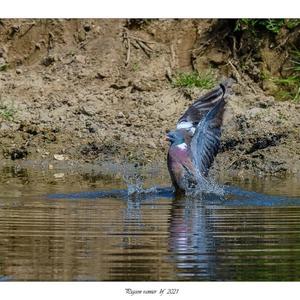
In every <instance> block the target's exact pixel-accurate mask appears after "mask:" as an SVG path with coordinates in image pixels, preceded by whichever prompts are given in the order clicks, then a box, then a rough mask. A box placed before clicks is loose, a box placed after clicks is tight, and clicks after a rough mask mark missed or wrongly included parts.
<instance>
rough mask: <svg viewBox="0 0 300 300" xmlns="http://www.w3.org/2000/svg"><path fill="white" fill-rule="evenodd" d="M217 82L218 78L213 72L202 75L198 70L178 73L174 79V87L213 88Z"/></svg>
mask: <svg viewBox="0 0 300 300" xmlns="http://www.w3.org/2000/svg"><path fill="white" fill-rule="evenodd" d="M215 83H216V80H215V78H214V76H213V74H212V73H211V72H206V73H204V74H201V75H200V74H198V73H197V72H191V73H178V74H177V75H176V76H175V78H174V79H173V81H172V85H173V86H174V87H198V88H202V89H211V88H212V87H214V85H215Z"/></svg>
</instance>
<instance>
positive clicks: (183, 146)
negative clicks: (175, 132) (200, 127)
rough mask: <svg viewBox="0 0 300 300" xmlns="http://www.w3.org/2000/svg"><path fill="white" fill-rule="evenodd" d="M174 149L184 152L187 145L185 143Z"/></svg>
mask: <svg viewBox="0 0 300 300" xmlns="http://www.w3.org/2000/svg"><path fill="white" fill-rule="evenodd" d="M176 148H179V149H180V150H185V149H186V148H187V144H186V143H181V144H179V145H176Z"/></svg>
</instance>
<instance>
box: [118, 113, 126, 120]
mask: <svg viewBox="0 0 300 300" xmlns="http://www.w3.org/2000/svg"><path fill="white" fill-rule="evenodd" d="M117 118H120V119H122V118H125V115H124V114H123V112H121V111H120V112H118V114H117Z"/></svg>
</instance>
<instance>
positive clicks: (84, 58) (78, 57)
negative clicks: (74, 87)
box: [75, 54, 86, 64]
mask: <svg viewBox="0 0 300 300" xmlns="http://www.w3.org/2000/svg"><path fill="white" fill-rule="evenodd" d="M75 59H76V61H78V62H79V63H81V64H85V61H86V57H85V56H84V55H80V54H79V55H76V56H75Z"/></svg>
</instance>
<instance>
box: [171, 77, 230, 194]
mask: <svg viewBox="0 0 300 300" xmlns="http://www.w3.org/2000/svg"><path fill="white" fill-rule="evenodd" d="M231 84H232V80H231V79H228V80H226V81H224V82H223V83H221V84H219V85H218V86H217V87H215V88H214V89H213V90H211V91H210V92H208V93H207V94H205V95H204V96H202V97H200V98H199V99H197V100H196V101H195V102H194V103H193V104H192V105H191V106H190V107H189V108H188V109H187V110H186V112H185V113H184V114H183V115H182V116H181V117H180V119H179V120H178V122H177V126H176V130H174V131H170V132H169V133H167V136H166V139H167V140H168V141H169V142H170V148H169V151H168V158H167V160H168V169H169V173H170V176H171V180H172V183H173V185H174V187H175V189H176V191H177V192H181V193H184V192H185V191H186V190H187V189H189V188H192V187H195V186H196V185H197V184H198V183H199V182H201V181H202V180H205V177H206V176H207V174H208V170H209V168H210V167H211V165H212V163H213V161H214V158H215V156H216V155H217V152H218V150H219V146H220V138H221V126H222V122H223V115H224V107H225V104H226V102H225V99H226V97H227V96H228V90H229V88H230V87H231Z"/></svg>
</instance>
